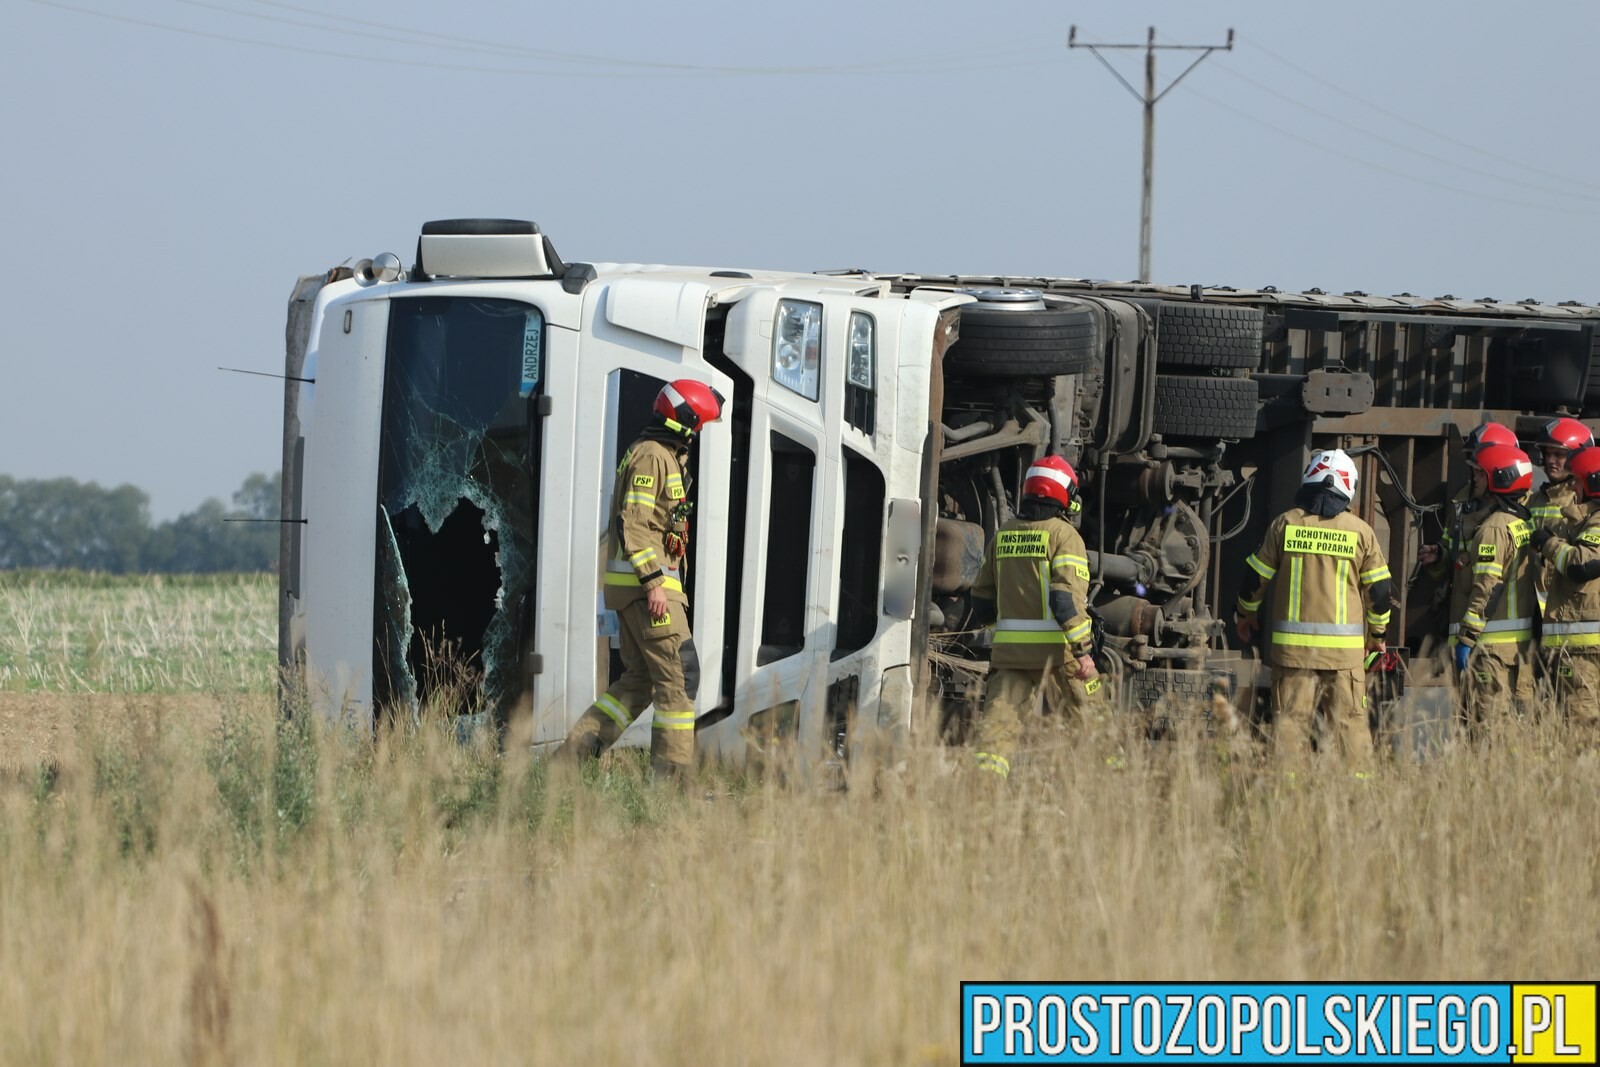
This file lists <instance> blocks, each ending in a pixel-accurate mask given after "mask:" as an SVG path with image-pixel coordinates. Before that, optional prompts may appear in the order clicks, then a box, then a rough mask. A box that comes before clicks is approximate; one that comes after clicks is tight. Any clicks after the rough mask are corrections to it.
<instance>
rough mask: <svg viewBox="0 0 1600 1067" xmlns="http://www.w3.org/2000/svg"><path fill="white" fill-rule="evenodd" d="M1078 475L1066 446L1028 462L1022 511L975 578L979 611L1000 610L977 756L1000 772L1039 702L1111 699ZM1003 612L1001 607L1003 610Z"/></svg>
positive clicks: (983, 615) (984, 618)
mask: <svg viewBox="0 0 1600 1067" xmlns="http://www.w3.org/2000/svg"><path fill="white" fill-rule="evenodd" d="M1077 499H1078V476H1077V475H1076V474H1075V473H1074V472H1073V470H1072V465H1071V464H1069V463H1068V462H1067V461H1066V460H1064V459H1062V458H1061V457H1060V456H1045V457H1044V458H1043V459H1041V460H1039V461H1038V462H1037V463H1035V464H1033V466H1031V467H1029V468H1028V472H1027V475H1026V476H1025V477H1024V479H1023V482H1022V502H1021V505H1020V506H1019V507H1018V509H1017V517H1016V518H1015V519H1012V520H1011V521H1009V522H1006V523H1004V524H1003V525H1001V527H1000V529H999V530H998V531H996V533H995V536H994V540H993V541H991V542H990V544H989V550H988V552H986V553H985V554H984V559H983V566H982V567H981V568H980V569H979V571H978V579H977V581H976V582H975V583H974V584H973V587H972V596H973V606H974V609H975V619H976V621H977V622H978V624H979V625H983V624H985V623H987V622H988V621H989V620H990V619H995V623H994V644H993V648H992V650H991V655H990V659H989V678H988V682H987V684H986V685H985V687H984V702H983V718H982V721H981V722H980V723H979V725H978V739H977V763H978V766H979V767H980V768H981V769H983V770H985V771H992V772H994V773H995V774H998V775H999V776H1000V777H1002V778H1005V777H1008V776H1009V775H1010V773H1011V757H1012V755H1013V754H1014V753H1015V751H1016V747H1017V741H1018V739H1019V737H1020V735H1021V733H1022V729H1023V724H1022V716H1023V714H1025V713H1031V712H1032V710H1033V709H1034V708H1035V707H1036V706H1037V703H1038V700H1039V697H1040V693H1041V690H1042V692H1043V696H1044V703H1045V708H1046V710H1047V711H1048V712H1049V713H1051V714H1065V715H1067V716H1070V717H1071V718H1072V719H1073V720H1077V719H1080V718H1081V717H1082V715H1083V713H1084V712H1085V711H1086V710H1088V709H1089V708H1090V707H1091V706H1092V705H1093V704H1095V703H1097V702H1098V701H1099V700H1100V699H1102V696H1103V694H1102V693H1101V685H1102V680H1101V678H1100V676H1099V674H1098V672H1096V670H1095V665H1094V657H1093V655H1092V653H1093V651H1094V641H1093V625H1092V623H1091V622H1090V619H1089V614H1088V608H1089V599H1088V598H1089V555H1088V552H1087V551H1086V550H1085V549H1084V545H1083V538H1082V536H1080V535H1079V533H1078V531H1077V530H1076V529H1075V528H1074V527H1073V525H1072V524H1071V523H1070V522H1068V521H1067V516H1068V515H1069V514H1071V513H1072V512H1073V511H1074V510H1075V507H1074V505H1075V504H1076V503H1077ZM997 616H998V617H997Z"/></svg>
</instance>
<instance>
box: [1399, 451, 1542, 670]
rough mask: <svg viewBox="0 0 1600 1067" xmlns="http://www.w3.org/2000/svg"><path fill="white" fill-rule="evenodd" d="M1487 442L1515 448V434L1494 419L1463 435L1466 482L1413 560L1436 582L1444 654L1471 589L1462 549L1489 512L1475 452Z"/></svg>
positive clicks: (1469, 565)
mask: <svg viewBox="0 0 1600 1067" xmlns="http://www.w3.org/2000/svg"><path fill="white" fill-rule="evenodd" d="M1491 445H1510V446H1511V447H1513V448H1516V447H1518V445H1517V435H1516V434H1515V433H1513V432H1511V430H1510V429H1509V428H1507V427H1505V426H1503V425H1501V424H1500V423H1498V422H1486V423H1484V424H1483V425H1482V426H1479V427H1478V428H1477V429H1475V430H1473V431H1472V432H1471V433H1469V434H1468V435H1467V439H1466V441H1465V443H1464V447H1463V449H1462V452H1463V456H1462V458H1463V459H1464V460H1465V462H1466V465H1467V470H1468V472H1469V473H1470V478H1469V479H1468V481H1467V484H1466V485H1465V486H1463V487H1462V489H1461V491H1460V492H1459V493H1457V494H1456V496H1455V498H1454V499H1453V500H1451V501H1450V505H1449V508H1448V511H1447V516H1448V517H1447V518H1446V520H1445V527H1444V533H1443V535H1442V536H1441V537H1440V540H1439V543H1438V544H1428V545H1423V546H1422V548H1421V549H1420V550H1419V551H1418V552H1417V562H1419V563H1421V564H1423V566H1424V568H1425V570H1426V571H1427V574H1428V576H1429V577H1430V578H1432V579H1433V580H1434V581H1435V582H1436V583H1437V587H1436V589H1435V591H1434V597H1433V610H1435V611H1438V612H1439V613H1440V615H1441V616H1442V617H1443V619H1444V625H1445V626H1446V627H1447V640H1446V642H1445V644H1444V647H1445V649H1446V654H1447V655H1448V654H1449V653H1448V650H1449V648H1450V647H1452V646H1453V645H1454V643H1455V636H1456V631H1457V630H1458V629H1460V626H1459V623H1458V621H1457V620H1459V619H1460V618H1461V615H1462V613H1463V612H1465V611H1466V608H1467V596H1468V594H1469V593H1470V592H1471V589H1472V561H1471V560H1470V559H1468V558H1467V555H1466V549H1467V546H1468V545H1469V544H1470V543H1471V542H1472V538H1473V536H1474V535H1475V534H1477V532H1478V524H1479V523H1481V522H1482V521H1483V517H1484V516H1485V515H1487V514H1488V513H1489V504H1488V501H1487V499H1486V498H1487V497H1488V491H1487V490H1486V489H1485V488H1484V487H1485V485H1486V483H1485V482H1484V480H1483V478H1482V477H1481V475H1482V473H1483V472H1482V471H1480V470H1479V469H1478V461H1477V456H1478V453H1479V452H1481V451H1483V450H1484V449H1485V448H1488V447H1490V446H1491Z"/></svg>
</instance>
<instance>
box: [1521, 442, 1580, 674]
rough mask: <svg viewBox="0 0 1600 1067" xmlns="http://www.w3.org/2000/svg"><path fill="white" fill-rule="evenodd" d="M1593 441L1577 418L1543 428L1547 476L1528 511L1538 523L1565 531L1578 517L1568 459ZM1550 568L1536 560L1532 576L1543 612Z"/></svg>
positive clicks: (1541, 445) (1577, 500) (1541, 444)
mask: <svg viewBox="0 0 1600 1067" xmlns="http://www.w3.org/2000/svg"><path fill="white" fill-rule="evenodd" d="M1593 444H1594V434H1592V433H1591V432H1590V431H1589V427H1587V426H1585V425H1584V424H1583V423H1581V422H1579V421H1578V420H1577V419H1568V418H1558V419H1551V420H1550V421H1549V422H1547V423H1545V424H1544V426H1543V428H1542V429H1540V431H1539V454H1540V458H1541V459H1542V460H1543V463H1542V464H1541V465H1542V466H1543V467H1544V473H1545V478H1546V479H1548V480H1547V481H1546V482H1545V483H1544V485H1542V486H1540V487H1539V489H1538V491H1537V492H1535V493H1534V494H1533V496H1532V498H1531V499H1530V500H1529V501H1528V511H1529V513H1530V515H1531V516H1532V518H1533V524H1534V526H1535V527H1537V528H1539V529H1542V530H1550V531H1552V532H1555V533H1564V532H1565V531H1566V528H1567V527H1568V526H1570V525H1571V524H1572V523H1574V522H1576V521H1577V520H1578V518H1579V517H1580V516H1579V514H1578V512H1579V510H1580V496H1579V493H1578V490H1577V488H1576V487H1575V486H1574V485H1573V483H1572V478H1571V475H1570V472H1569V471H1568V470H1567V460H1568V457H1569V456H1571V455H1572V453H1573V452H1574V451H1576V450H1577V449H1580V448H1588V447H1589V446H1591V445H1593ZM1548 572H1549V567H1548V565H1546V564H1545V563H1544V561H1543V560H1540V561H1537V563H1536V565H1535V568H1534V574H1533V580H1534V584H1535V585H1536V587H1537V590H1538V595H1539V611H1540V614H1541V615H1542V614H1543V613H1544V607H1545V597H1546V592H1547V590H1548V589H1549V588H1550V574H1549V573H1548ZM1541 668H1542V662H1541Z"/></svg>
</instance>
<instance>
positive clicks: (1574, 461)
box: [1567, 445, 1600, 500]
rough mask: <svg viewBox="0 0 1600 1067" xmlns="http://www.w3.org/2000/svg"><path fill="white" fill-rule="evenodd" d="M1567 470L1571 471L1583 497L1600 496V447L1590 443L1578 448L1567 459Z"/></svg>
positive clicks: (1586, 498) (1593, 497) (1592, 497)
mask: <svg viewBox="0 0 1600 1067" xmlns="http://www.w3.org/2000/svg"><path fill="white" fill-rule="evenodd" d="M1567 470H1569V471H1571V472H1572V480H1573V481H1575V482H1577V483H1578V489H1579V491H1580V492H1581V493H1583V499H1585V500H1593V499H1595V498H1596V497H1600V448H1595V447H1594V446H1592V445H1591V446H1590V447H1588V448H1580V449H1578V450H1577V451H1576V452H1574V453H1573V454H1572V458H1571V459H1569V460H1567Z"/></svg>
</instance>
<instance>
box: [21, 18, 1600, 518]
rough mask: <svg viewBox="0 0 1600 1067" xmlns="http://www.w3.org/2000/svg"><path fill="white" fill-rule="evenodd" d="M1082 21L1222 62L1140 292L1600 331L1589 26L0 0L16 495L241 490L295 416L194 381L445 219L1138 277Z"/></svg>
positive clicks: (1191, 79) (686, 256)
mask: <svg viewBox="0 0 1600 1067" xmlns="http://www.w3.org/2000/svg"><path fill="white" fill-rule="evenodd" d="M318 12H327V13H329V14H318ZM1073 23H1076V24H1077V25H1078V26H1079V28H1080V29H1079V32H1080V36H1081V39H1089V40H1098V41H1141V40H1143V39H1144V35H1145V32H1146V27H1147V26H1149V25H1155V26H1156V27H1157V29H1158V30H1159V31H1160V34H1161V39H1162V40H1164V41H1167V42H1177V43H1200V44H1206V43H1221V42H1222V41H1223V40H1224V38H1225V36H1226V31H1227V30H1228V28H1229V27H1232V28H1234V29H1235V30H1236V31H1237V33H1238V39H1237V44H1236V46H1235V49H1234V51H1233V52H1231V53H1222V52H1219V53H1216V54H1214V55H1212V56H1211V57H1210V58H1209V59H1207V60H1206V61H1205V62H1204V63H1202V64H1201V65H1200V66H1199V67H1198V68H1196V69H1195V70H1194V71H1193V73H1191V74H1190V75H1189V76H1188V77H1187V78H1186V79H1185V80H1184V82H1183V83H1182V84H1181V85H1179V86H1178V87H1177V88H1176V89H1174V90H1173V91H1172V93H1171V94H1170V95H1169V96H1167V97H1166V98H1165V99H1164V100H1163V101H1162V102H1161V104H1160V105H1159V107H1158V109H1157V118H1156V199H1155V203H1156V211H1155V241H1154V264H1155V269H1154V275H1155V278H1156V280H1158V281H1167V282H1175V283H1184V284H1187V283H1190V282H1204V283H1214V284H1228V285H1240V286H1260V285H1267V284H1273V285H1277V286H1279V287H1281V288H1307V287H1311V286H1318V287H1321V288H1324V289H1327V290H1330V291H1334V290H1338V291H1343V290H1349V289H1361V290H1365V291H1369V292H1376V293H1393V292H1399V291H1402V290H1406V291H1410V292H1413V293H1418V294H1424V295H1430V296H1432V295H1439V294H1442V293H1445V292H1450V293H1454V294H1456V295H1458V296H1466V297H1480V296H1495V297H1501V298H1508V299H1521V298H1524V297H1530V296H1532V297H1538V298H1540V299H1542V300H1548V301H1558V300H1572V299H1578V300H1583V301H1585V302H1588V303H1594V302H1600V279H1597V277H1596V266H1595V259H1596V248H1597V247H1600V240H1597V238H1600V177H1597V176H1600V136H1597V135H1596V128H1595V119H1596V104H1597V103H1600V85H1597V75H1596V73H1595V67H1594V65H1593V64H1594V42H1595V41H1596V40H1597V39H1600V4H1595V3H1590V2H1578V0H1572V2H1567V3H1545V4H1540V3H1529V2H1523V3H1517V4H1514V5H1513V4H1510V3H1498V4H1489V3H1478V2H1467V0H1450V2H1436V3H1412V2H1406V3H1396V2H1389V3H1383V4H1378V3H1364V2H1344V3H1338V4H1333V3H1318V4H1303V3H1281V2H1280V3H1270V4H1269V3H1198V2H1195V0H1173V2H1146V3H1141V2H1135V0H1117V2H1095V3H1089V2H1081V3H1071V2H1064V0H1054V2H1035V3H1024V2H1012V3H1006V2H995V0H991V2H989V3H985V4H977V3H955V2H948V0H915V2H904V3H900V2H889V0H856V2H853V3H841V2H820V0H809V2H807V3H805V4H783V5H778V4H765V3H756V2H751V3H730V2H723V3H706V2H703V0H671V2H659V0H658V2H655V3H599V2H589V3H575V2H567V3H540V2H532V0H453V2H452V3H450V4H442V3H424V2H422V0H388V2H385V3H339V4H333V3H327V4H318V3H317V0H298V2H294V3H291V2H286V0H59V2H58V0H48V2H47V0H0V99H4V100H5V102H6V103H5V107H4V110H3V112H0V135H3V140H4V145H5V160H6V161H5V165H4V172H3V174H4V177H3V182H4V194H5V195H4V197H3V199H0V213H3V215H0V217H3V221H4V228H3V244H0V283H3V291H4V293H5V314H4V316H3V317H0V360H3V365H4V368H5V378H4V382H3V384H0V473H8V474H12V475H15V476H18V477H25V478H38V477H55V476H63V475H65V476H71V477H75V478H79V479H83V480H93V481H97V482H99V483H101V484H103V485H115V484H120V483H123V482H132V483H134V484H135V485H138V486H140V487H142V488H144V489H146V490H147V491H149V493H150V494H151V497H152V510H153V512H154V515H155V517H156V518H157V519H162V518H170V517H172V516H174V515H176V514H177V513H179V512H181V511H186V510H189V509H191V508H193V507H195V506H196V505H198V504H199V503H200V502H201V501H202V500H203V499H204V498H205V497H207V496H220V497H222V498H224V499H226V498H227V497H228V495H229V494H230V493H231V492H232V491H233V490H234V489H235V488H237V486H238V485H239V483H240V482H241V481H242V480H243V479H244V476H245V475H246V474H248V473H249V472H251V471H255V470H271V469H275V468H276V466H277V464H278V457H279V453H278V449H279V420H280V417H281V398H282V391H281V385H280V383H277V382H275V381H272V380H269V379H266V378H252V377H246V376H243V375H236V374H224V373H220V372H218V371H217V370H216V369H215V368H216V367H217V366H218V365H223V366H236V367H248V368H255V369H260V370H266V371H281V369H282V363H283V355H282V347H283V320H284V309H285V301H286V298H287V297H288V295H289V292H290V290H291V288H292V286H293V283H294V280H295V278H296V276H297V275H299V274H303V273H315V272H319V271H321V270H324V269H326V268H327V267H330V266H332V265H334V264H336V263H339V262H341V261H343V260H345V259H347V258H359V257H361V256H371V255H374V254H376V253H378V252H383V251H393V252H396V253H398V254H400V255H401V256H402V258H404V259H405V261H406V262H407V264H409V263H410V262H411V258H412V253H413V251H414V248H415V244H416V234H417V229H418V226H419V224H420V223H422V222H423V221H424V220H427V219H435V218H451V217H458V216H471V215H484V216H505V217H512V218H531V219H534V220H536V221H538V222H539V223H540V225H541V226H542V227H543V228H544V230H545V232H547V233H548V234H550V236H551V238H552V239H553V241H554V242H555V245H556V248H557V249H558V250H559V252H560V253H561V255H562V256H563V257H564V258H566V259H568V260H626V261H642V262H668V263H695V264H713V265H722V266H763V267H782V268H793V269H800V270H814V269H824V268H830V267H866V268H869V269H877V270H886V271H888V270H896V271H898V270H918V271H938V272H964V273H980V272H995V273H1025V274H1056V275H1063V276H1074V277H1115V278H1128V277H1132V276H1133V275H1134V274H1135V272H1136V270H1137V264H1138V256H1137V251H1138V250H1137V240H1138V216H1139V146H1140V122H1139V105H1138V103H1137V102H1136V101H1135V100H1134V99H1133V98H1132V97H1131V96H1130V95H1129V93H1128V91H1127V90H1126V89H1124V88H1123V87H1122V86H1121V85H1119V84H1117V82H1116V80H1115V79H1114V78H1113V77H1112V75H1111V74H1110V73H1108V72H1107V70H1106V69H1105V68H1104V67H1102V66H1101V65H1100V64H1099V63H1098V62H1097V61H1096V60H1095V58H1094V56H1093V55H1091V54H1090V53H1089V52H1088V51H1085V50H1082V49H1080V50H1077V51H1071V52H1069V51H1068V49H1067V47H1066V41H1067V30H1068V27H1069V25H1071V24H1073ZM419 31H420V32H419ZM1115 55H1116V56H1117V57H1118V59H1117V62H1118V65H1119V69H1120V70H1122V71H1123V73H1124V76H1125V77H1126V78H1128V80H1129V81H1130V82H1133V83H1134V84H1135V85H1139V84H1140V79H1141V78H1142V53H1133V52H1122V53H1115ZM1159 62H1160V75H1161V76H1160V84H1162V85H1164V84H1166V82H1167V81H1168V80H1170V79H1171V78H1172V77H1173V76H1175V75H1176V74H1177V73H1179V72H1180V71H1181V70H1182V68H1183V66H1184V65H1185V64H1186V63H1187V62H1188V56H1186V54H1184V53H1178V52H1164V53H1161V54H1160V60H1159Z"/></svg>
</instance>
